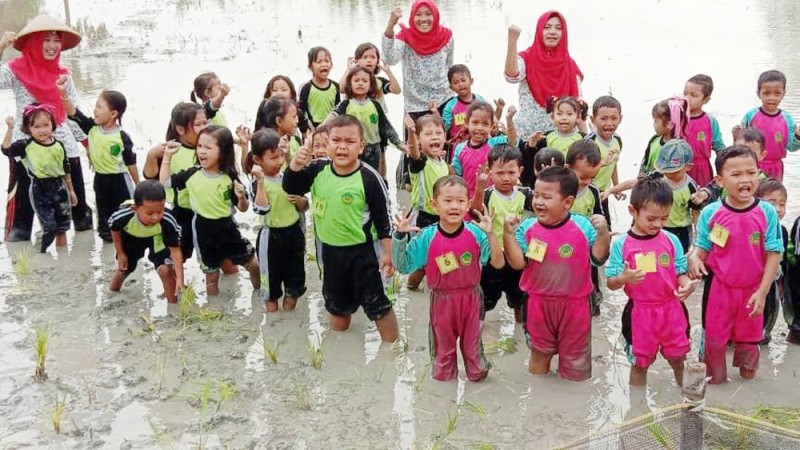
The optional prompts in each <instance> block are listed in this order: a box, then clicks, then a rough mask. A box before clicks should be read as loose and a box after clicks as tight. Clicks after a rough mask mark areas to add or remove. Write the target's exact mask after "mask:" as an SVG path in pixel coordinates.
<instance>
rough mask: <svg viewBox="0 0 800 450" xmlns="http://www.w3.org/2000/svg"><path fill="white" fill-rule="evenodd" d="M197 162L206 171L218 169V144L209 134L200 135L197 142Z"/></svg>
mask: <svg viewBox="0 0 800 450" xmlns="http://www.w3.org/2000/svg"><path fill="white" fill-rule="evenodd" d="M197 161H198V162H199V163H200V167H202V168H203V169H206V170H209V169H211V170H214V169H217V168H219V144H218V143H217V139H216V138H214V136H212V135H211V134H209V133H206V134H203V135H200V138H199V139H198V140H197Z"/></svg>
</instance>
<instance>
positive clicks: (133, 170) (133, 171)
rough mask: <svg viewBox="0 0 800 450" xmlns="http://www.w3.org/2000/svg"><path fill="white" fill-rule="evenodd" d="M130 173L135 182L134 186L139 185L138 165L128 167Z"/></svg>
mask: <svg viewBox="0 0 800 450" xmlns="http://www.w3.org/2000/svg"><path fill="white" fill-rule="evenodd" d="M128 173H130V174H131V180H133V184H134V185H137V184H139V168H138V167H136V164H133V165H131V166H128Z"/></svg>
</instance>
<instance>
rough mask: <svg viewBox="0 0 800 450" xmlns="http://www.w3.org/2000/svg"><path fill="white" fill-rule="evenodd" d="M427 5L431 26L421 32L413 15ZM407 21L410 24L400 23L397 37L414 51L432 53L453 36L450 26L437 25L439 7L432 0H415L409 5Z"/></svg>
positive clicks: (424, 54)
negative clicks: (415, 24)
mask: <svg viewBox="0 0 800 450" xmlns="http://www.w3.org/2000/svg"><path fill="white" fill-rule="evenodd" d="M423 6H427V7H428V8H429V9H430V10H431V12H432V13H433V26H432V27H431V30H430V31H428V32H427V33H421V32H420V31H419V30H417V27H415V26H414V15H415V14H417V10H419V9H420V8H421V7H423ZM408 23H409V24H410V26H408V27H407V26H405V25H403V24H400V28H401V30H400V32H399V33H397V39H400V40H401V41H403V42H405V43H406V45H408V46H409V47H411V48H412V49H413V50H414V51H415V52H416V53H418V54H420V55H422V56H427V55H432V54H434V53H436V52H438V51H439V50H441V49H442V48H443V47H444V46H445V45H447V43H448V42H450V38H452V37H453V31H452V30H450V28H447V27H443V26H441V25H439V8H438V7H436V3H434V2H433V0H415V1H414V4H412V5H411V16H410V17H409V20H408Z"/></svg>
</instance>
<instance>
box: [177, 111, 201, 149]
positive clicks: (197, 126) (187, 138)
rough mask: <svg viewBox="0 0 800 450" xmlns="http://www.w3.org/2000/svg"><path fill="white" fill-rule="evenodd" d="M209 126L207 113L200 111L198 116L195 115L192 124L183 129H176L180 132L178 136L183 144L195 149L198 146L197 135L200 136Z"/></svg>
mask: <svg viewBox="0 0 800 450" xmlns="http://www.w3.org/2000/svg"><path fill="white" fill-rule="evenodd" d="M207 126H208V119H206V113H205V111H203V110H202V109H201V110H198V111H197V114H195V115H194V120H193V121H192V123H190V124H189V126H188V127H182V126H180V125H178V126H177V127H175V129H176V130H177V131H178V135H179V136H180V137H181V143H183V144H185V145H188V146H190V147H194V146H196V145H197V135H198V134H200V132H201V131H203V129H205V127H207Z"/></svg>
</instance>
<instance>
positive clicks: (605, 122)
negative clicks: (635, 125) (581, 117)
mask: <svg viewBox="0 0 800 450" xmlns="http://www.w3.org/2000/svg"><path fill="white" fill-rule="evenodd" d="M621 122H622V114H621V113H620V112H619V109H617V108H611V107H608V106H603V107H601V108H600V109H598V110H597V113H596V114H595V115H593V116H592V125H594V129H595V130H597V135H598V136H600V139H602V140H604V141H606V142H608V141H610V140H611V138H612V137H613V136H614V133H616V132H617V128H619V124H620V123H621Z"/></svg>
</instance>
